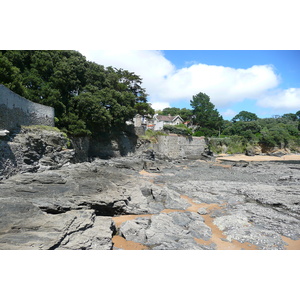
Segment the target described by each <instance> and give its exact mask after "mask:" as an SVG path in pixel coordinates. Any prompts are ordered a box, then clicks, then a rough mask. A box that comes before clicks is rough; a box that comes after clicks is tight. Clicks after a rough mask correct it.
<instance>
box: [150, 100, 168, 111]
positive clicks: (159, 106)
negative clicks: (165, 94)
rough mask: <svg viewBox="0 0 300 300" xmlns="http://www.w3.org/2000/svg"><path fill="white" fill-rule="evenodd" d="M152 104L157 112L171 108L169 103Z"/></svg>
mask: <svg viewBox="0 0 300 300" xmlns="http://www.w3.org/2000/svg"><path fill="white" fill-rule="evenodd" d="M151 104H152V105H151V106H152V108H154V109H155V110H163V109H164V108H166V107H171V106H170V103H168V102H152V103H151Z"/></svg>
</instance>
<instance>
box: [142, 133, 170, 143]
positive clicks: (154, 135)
mask: <svg viewBox="0 0 300 300" xmlns="http://www.w3.org/2000/svg"><path fill="white" fill-rule="evenodd" d="M159 135H167V134H166V133H164V132H161V131H154V130H146V132H145V134H144V135H141V136H139V138H140V139H143V140H148V141H150V142H151V143H157V137H158V136H159Z"/></svg>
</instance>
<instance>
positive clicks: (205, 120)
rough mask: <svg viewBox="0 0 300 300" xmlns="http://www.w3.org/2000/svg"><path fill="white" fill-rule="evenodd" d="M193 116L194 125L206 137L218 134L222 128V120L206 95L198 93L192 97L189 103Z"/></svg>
mask: <svg viewBox="0 0 300 300" xmlns="http://www.w3.org/2000/svg"><path fill="white" fill-rule="evenodd" d="M190 103H191V107H192V108H193V114H194V115H195V123H196V124H197V125H198V126H199V127H200V130H201V131H203V132H204V133H205V135H206V136H208V135H216V134H217V133H219V132H220V130H221V128H222V126H223V118H222V116H221V115H220V114H219V112H218V110H217V109H216V108H215V106H214V104H213V103H211V101H210V98H209V96H208V95H206V94H204V93H198V94H197V95H195V96H193V100H191V101H190Z"/></svg>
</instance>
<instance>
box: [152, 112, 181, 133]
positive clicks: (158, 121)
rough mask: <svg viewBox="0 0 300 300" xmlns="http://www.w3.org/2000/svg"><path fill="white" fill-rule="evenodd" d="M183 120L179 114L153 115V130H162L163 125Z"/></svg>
mask: <svg viewBox="0 0 300 300" xmlns="http://www.w3.org/2000/svg"><path fill="white" fill-rule="evenodd" d="M183 122H184V121H183V119H182V118H181V117H180V116H179V115H177V116H175V117H174V116H171V115H168V116H162V115H154V117H153V123H154V130H162V129H163V128H164V125H179V124H182V123H183Z"/></svg>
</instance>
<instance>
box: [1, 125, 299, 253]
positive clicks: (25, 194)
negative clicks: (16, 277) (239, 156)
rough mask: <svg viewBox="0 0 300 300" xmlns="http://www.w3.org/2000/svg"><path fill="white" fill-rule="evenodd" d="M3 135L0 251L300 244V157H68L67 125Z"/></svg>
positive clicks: (71, 154)
mask: <svg viewBox="0 0 300 300" xmlns="http://www.w3.org/2000/svg"><path fill="white" fill-rule="evenodd" d="M1 143H2V144H1V145H2V146H3V145H4V148H5V147H6V148H5V150H4V151H3V148H2V153H4V155H2V157H1V160H0V161H1V168H2V169H1V172H2V180H0V190H1V193H0V249H49V250H51V249H74V250H75V249H98V250H104V249H106V250H108V249H115V250H118V249H128V248H126V243H130V245H134V247H135V249H153V250H159V249H161V250H162V249H164V250H167V249H171V250H180V249H195V250H206V249H209V250H213V249H290V247H296V248H297V249H300V247H299V240H300V201H299V198H300V197H299V196H300V185H299V183H300V176H299V174H298V172H299V169H300V168H299V167H298V165H297V161H295V162H288V161H285V162H280V161H278V162H260V163H258V162H245V161H240V162H234V161H231V162H230V161H227V162H225V161H224V162H222V161H216V162H215V161H211V160H209V161H205V160H188V159H170V158H168V157H166V156H164V154H160V153H157V152H155V151H153V150H149V149H144V152H143V150H142V148H141V149H140V151H139V152H137V153H136V155H133V156H129V157H118V158H113V159H99V158H96V159H93V160H92V161H91V162H83V163H72V162H73V158H74V151H73V150H65V147H66V143H67V140H66V138H65V137H64V136H63V135H62V134H61V133H58V132H55V131H53V133H47V134H46V133H43V131H32V130H29V129H28V130H23V131H21V132H20V134H18V135H15V136H9V137H4V140H3V139H2V140H1ZM9 151H10V152H9ZM120 241H121V242H122V243H121V242H120ZM124 245H125V246H124Z"/></svg>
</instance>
